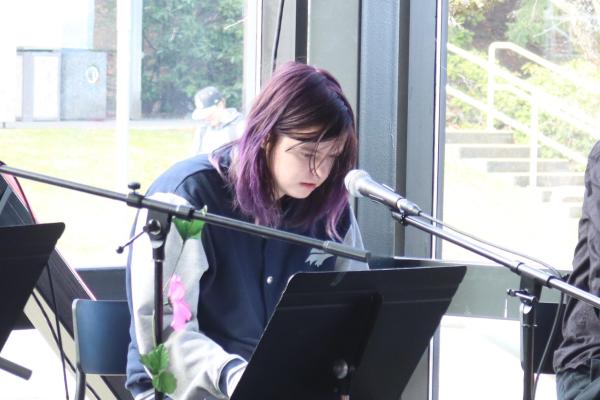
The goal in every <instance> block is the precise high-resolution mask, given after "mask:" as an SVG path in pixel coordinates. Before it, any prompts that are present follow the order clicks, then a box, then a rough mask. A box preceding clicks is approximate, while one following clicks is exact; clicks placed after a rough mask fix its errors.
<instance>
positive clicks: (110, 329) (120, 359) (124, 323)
mask: <svg viewBox="0 0 600 400" xmlns="http://www.w3.org/2000/svg"><path fill="white" fill-rule="evenodd" d="M129 322H130V315H129V308H128V306H127V302H126V301H112V300H85V299H75V300H74V301H73V331H74V336H75V353H76V362H77V366H76V368H77V378H76V379H77V383H76V388H75V396H76V397H75V398H76V399H77V400H83V399H84V398H85V386H86V384H85V380H86V374H97V375H125V369H126V365H127V348H128V346H129V340H130V338H129Z"/></svg>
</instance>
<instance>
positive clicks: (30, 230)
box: [0, 223, 65, 350]
mask: <svg viewBox="0 0 600 400" xmlns="http://www.w3.org/2000/svg"><path fill="white" fill-rule="evenodd" d="M64 229H65V225H64V224H63V223H51V224H38V225H18V226H4V227H0V350H2V347H4V344H5V343H6V340H7V339H8V336H9V335H10V332H11V331H12V328H13V326H14V324H15V322H16V321H17V319H18V318H19V316H20V315H21V312H22V311H23V307H25V303H26V302H27V299H28V298H29V296H30V295H31V293H32V291H33V288H34V287H35V284H36V282H37V280H38V279H39V277H40V275H41V273H42V271H43V269H44V267H45V266H46V263H47V262H48V258H49V257H50V254H51V253H52V251H53V250H54V246H55V245H56V242H57V241H58V238H59V237H60V235H62V233H63V231H64Z"/></svg>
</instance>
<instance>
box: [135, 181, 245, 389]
mask: <svg viewBox="0 0 600 400" xmlns="http://www.w3.org/2000/svg"><path fill="white" fill-rule="evenodd" d="M152 198H154V199H156V200H161V201H165V202H169V203H173V204H187V202H186V201H185V200H184V199H183V198H181V197H178V196H176V195H174V194H166V193H159V194H157V195H154V196H152ZM138 221H139V224H141V225H143V224H144V223H145V221H146V213H145V212H140V216H139V218H138ZM140 229H141V227H139V229H138V231H139V230H140ZM163 264H164V265H163V268H164V272H163V276H164V281H163V298H164V299H166V298H167V293H168V287H169V281H170V279H171V277H172V276H173V275H177V276H179V277H180V278H181V280H182V283H183V285H184V287H185V301H186V303H187V304H188V306H189V307H190V309H191V311H192V317H191V320H190V321H189V322H188V323H187V324H186V325H185V327H184V328H183V329H182V330H179V331H177V332H175V331H173V329H172V328H171V327H170V323H171V321H172V317H173V315H172V310H171V308H170V307H169V306H165V309H164V327H163V337H164V340H165V343H164V344H165V347H166V349H167V351H168V354H169V370H170V371H171V372H172V373H173V374H174V375H175V378H176V379H177V389H176V391H175V393H173V394H170V395H169V396H170V397H171V398H172V399H173V400H186V399H198V398H204V397H207V398H211V397H214V398H217V399H226V398H227V395H226V394H225V393H224V392H223V391H222V390H221V389H222V388H220V387H219V382H220V380H221V373H222V371H223V369H224V368H225V366H226V365H227V364H229V363H230V362H231V361H233V360H238V361H239V362H241V363H246V361H245V360H244V359H243V358H242V357H240V356H238V355H235V354H229V353H227V352H226V351H225V350H224V349H223V348H222V347H221V346H219V345H218V344H217V343H216V342H214V341H213V340H212V339H211V338H209V337H207V336H206V335H205V334H204V333H202V332H201V331H200V330H199V327H198V320H197V310H198V299H199V295H200V285H199V282H200V279H201V277H202V274H203V273H204V272H205V271H206V270H207V269H208V261H207V258H206V254H205V252H204V248H203V246H202V241H201V240H200V239H199V238H198V239H188V240H183V238H182V237H181V235H180V234H179V232H178V231H177V229H176V227H175V225H174V224H172V225H171V229H170V232H169V235H168V237H167V240H166V243H165V260H164V263H163ZM153 265H154V263H153V261H152V250H151V243H150V240H149V239H148V236H147V235H144V236H142V237H140V238H139V239H138V243H136V245H135V247H134V249H133V250H132V262H131V297H132V309H133V314H132V317H133V318H134V319H135V327H136V332H135V333H136V339H137V343H138V347H139V351H140V354H146V353H148V352H150V351H151V350H152V348H153V347H154V345H155V343H154V335H153V313H154V273H153Z"/></svg>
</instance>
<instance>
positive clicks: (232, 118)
mask: <svg viewBox="0 0 600 400" xmlns="http://www.w3.org/2000/svg"><path fill="white" fill-rule="evenodd" d="M194 105H195V109H194V112H193V113H192V119H194V120H196V121H198V122H199V123H200V125H199V126H198V128H197V129H196V133H195V135H194V140H193V142H192V151H193V153H194V154H196V153H200V154H209V153H211V152H212V151H213V150H215V149H218V148H219V147H221V146H223V145H224V144H227V143H229V142H233V141H234V140H236V139H238V138H239V137H240V136H242V133H243V132H244V119H243V117H242V114H240V113H239V112H238V111H237V110H236V109H235V108H226V105H225V98H224V97H223V95H222V94H221V92H219V90H218V89H217V88H215V87H213V86H208V87H205V88H203V89H201V90H199V91H198V92H197V93H196V94H195V95H194Z"/></svg>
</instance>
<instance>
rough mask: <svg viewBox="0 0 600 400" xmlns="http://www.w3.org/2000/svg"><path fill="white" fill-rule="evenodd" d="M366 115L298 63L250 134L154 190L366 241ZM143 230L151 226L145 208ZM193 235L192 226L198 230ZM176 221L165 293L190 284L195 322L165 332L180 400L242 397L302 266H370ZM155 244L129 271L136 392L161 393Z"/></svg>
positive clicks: (271, 89)
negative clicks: (353, 184)
mask: <svg viewBox="0 0 600 400" xmlns="http://www.w3.org/2000/svg"><path fill="white" fill-rule="evenodd" d="M356 157H357V139H356V129H355V122H354V114H353V112H352V109H351V107H350V104H349V103H348V100H347V99H346V97H345V96H344V93H343V92H342V89H341V87H340V84H339V83H338V82H337V80H336V79H335V78H334V77H333V76H332V75H331V74H330V73H329V72H327V71H325V70H323V69H319V68H316V67H313V66H309V65H304V64H299V63H287V64H285V65H283V66H281V67H280V68H279V69H278V70H277V71H276V72H275V74H274V75H273V77H272V78H271V80H270V81H269V82H268V83H267V84H266V85H265V87H264V88H263V90H262V91H261V93H260V94H259V95H258V97H257V98H256V100H255V102H254V104H253V106H252V108H251V110H250V112H249V114H248V117H247V121H246V127H245V131H244V134H243V135H242V137H241V138H240V139H238V140H236V141H235V142H233V143H231V144H228V145H226V146H224V147H221V148H220V149H217V150H216V151H214V152H213V153H212V154H211V155H198V156H196V157H194V158H191V159H189V160H185V161H182V162H180V163H178V164H176V165H174V166H173V167H171V168H170V169H169V170H168V171H167V172H165V173H164V174H163V175H162V176H161V177H159V178H158V179H157V180H156V181H155V182H154V184H153V185H152V186H151V188H150V190H149V193H148V194H149V195H150V196H151V197H152V198H155V199H158V200H162V201H168V202H170V203H177V204H186V205H191V206H193V207H194V208H198V209H200V208H202V207H207V210H208V211H209V212H211V213H214V214H219V215H222V216H226V217H231V218H236V219H240V220H243V221H248V222H253V223H256V224H260V225H264V226H269V227H273V228H277V229H283V230H286V231H289V232H293V233H297V234H302V235H308V236H311V237H315V238H318V239H321V240H335V241H338V242H342V243H344V244H347V245H350V246H355V247H360V248H362V240H361V236H360V232H359V230H358V227H357V224H356V220H355V218H354V215H353V213H352V210H351V209H350V205H349V203H348V195H347V193H346V190H345V188H344V177H345V175H346V173H347V172H348V171H350V170H351V169H352V168H353V167H354V166H355V163H356ZM137 221H138V222H137V225H138V229H140V228H141V227H142V226H143V225H144V223H145V222H146V215H145V214H144V212H143V211H140V214H139V215H138V217H137ZM188 233H189V232H188ZM188 233H186V231H185V230H181V229H179V230H178V227H177V226H176V224H173V226H172V228H171V229H170V232H169V235H168V236H167V240H166V244H165V260H164V276H165V282H164V287H165V290H166V288H167V287H168V283H169V280H170V279H171V278H172V277H173V276H177V279H178V280H179V279H180V280H181V282H182V284H183V286H184V289H185V295H184V298H185V302H186V303H187V304H188V305H189V307H190V310H191V315H192V316H191V319H190V320H189V321H188V322H187V323H186V324H185V326H184V328H183V329H178V330H176V331H174V330H173V329H171V328H170V327H169V324H170V322H171V320H172V318H173V312H172V310H171V306H170V305H166V306H165V315H164V324H165V329H164V338H165V343H164V344H165V347H166V349H167V351H168V354H169V359H170V361H169V371H170V372H172V373H173V374H174V375H175V377H176V379H177V388H176V390H175V392H174V393H171V394H169V395H170V396H171V398H173V399H227V398H230V397H231V394H232V393H233V390H234V389H235V387H236V385H237V383H238V382H239V379H240V377H241V375H242V374H243V372H244V370H245V368H246V365H247V360H248V359H249V358H250V356H251V355H252V353H253V351H254V349H255V348H256V345H257V344H258V341H259V339H260V337H261V335H262V333H263V330H264V329H265V327H266V324H267V321H268V320H269V318H270V316H271V314H272V312H273V311H274V309H275V306H276V304H277V302H278V300H279V297H280V296H281V294H282V292H283V290H284V288H285V285H286V284H287V282H288V280H289V278H290V277H291V276H292V275H293V274H295V273H297V272H300V271H323V270H350V269H365V268H367V266H366V265H365V264H363V263H359V262H356V261H352V260H347V259H342V258H337V257H335V256H333V255H330V254H326V253H324V252H322V251H321V250H317V249H310V248H306V247H303V246H299V245H294V244H291V243H286V242H282V241H279V240H271V239H265V238H262V237H257V236H253V235H250V234H246V233H240V232H237V231H234V230H231V229H226V228H223V227H218V226H212V225H209V224H207V225H205V226H204V227H203V228H202V230H201V232H200V233H199V234H196V235H191V236H190V235H189V234H188ZM150 248H151V243H150V241H149V239H147V238H144V239H143V241H138V242H136V244H135V245H134V246H133V247H132V249H131V251H130V254H129V263H128V268H127V289H128V300H129V304H130V308H131V315H132V319H131V320H132V323H131V344H130V350H129V355H128V365H127V372H128V373H127V375H128V376H127V387H128V388H129V390H130V391H131V392H132V394H133V395H134V397H135V399H136V400H138V399H147V398H152V396H153V389H152V386H151V381H150V379H151V378H150V376H149V374H148V373H147V371H146V370H145V369H144V367H143V366H142V364H141V362H140V354H146V353H148V352H149V351H151V350H152V348H153V346H154V343H153V328H152V320H153V317H152V314H153V285H154V282H153V273H152V260H151V258H150V256H151V254H152V252H151V249H150Z"/></svg>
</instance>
